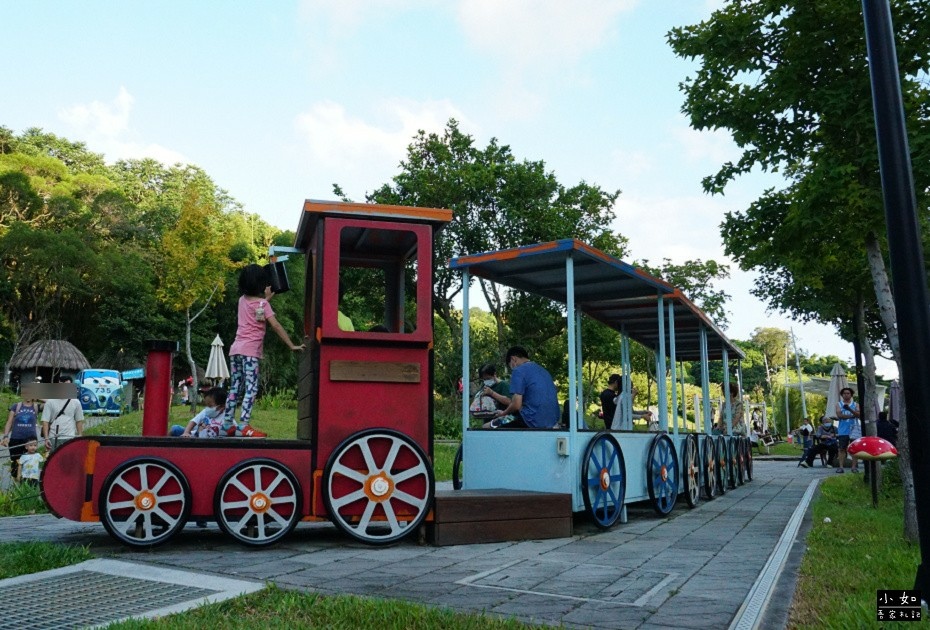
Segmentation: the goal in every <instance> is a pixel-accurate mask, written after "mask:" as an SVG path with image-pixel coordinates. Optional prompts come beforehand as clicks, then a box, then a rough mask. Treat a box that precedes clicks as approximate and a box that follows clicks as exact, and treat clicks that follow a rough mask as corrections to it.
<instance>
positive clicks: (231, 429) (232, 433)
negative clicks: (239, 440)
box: [222, 425, 239, 437]
mask: <svg viewBox="0 0 930 630" xmlns="http://www.w3.org/2000/svg"><path fill="white" fill-rule="evenodd" d="M238 430H239V427H237V426H236V425H232V426H231V427H229V428H228V429H225V430H222V432H223V433H225V434H226V435H227V437H236V431H238Z"/></svg>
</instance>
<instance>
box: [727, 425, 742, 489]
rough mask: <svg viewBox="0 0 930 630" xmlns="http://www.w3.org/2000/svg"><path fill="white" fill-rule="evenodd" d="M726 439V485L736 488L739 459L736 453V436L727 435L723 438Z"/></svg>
mask: <svg viewBox="0 0 930 630" xmlns="http://www.w3.org/2000/svg"><path fill="white" fill-rule="evenodd" d="M725 439H726V441H727V478H728V479H727V481H728V483H729V485H728V486H727V487H728V488H730V489H733V488H736V486H737V485H739V484H738V483H737V481H738V480H737V474H738V471H739V459H738V457H737V454H736V438H735V437H728V438H725Z"/></svg>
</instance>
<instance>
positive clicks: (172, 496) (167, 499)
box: [158, 494, 184, 503]
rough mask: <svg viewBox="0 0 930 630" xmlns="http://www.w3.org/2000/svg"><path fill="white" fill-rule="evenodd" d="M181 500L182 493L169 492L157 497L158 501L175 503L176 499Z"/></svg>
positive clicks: (182, 497)
mask: <svg viewBox="0 0 930 630" xmlns="http://www.w3.org/2000/svg"><path fill="white" fill-rule="evenodd" d="M183 500H184V495H183V494H169V495H167V496H164V497H158V502H159V503H175V502H177V501H183Z"/></svg>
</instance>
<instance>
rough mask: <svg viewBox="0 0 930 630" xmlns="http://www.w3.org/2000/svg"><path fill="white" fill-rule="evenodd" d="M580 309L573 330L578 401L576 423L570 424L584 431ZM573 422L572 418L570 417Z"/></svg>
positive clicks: (576, 314)
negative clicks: (575, 332) (574, 331)
mask: <svg viewBox="0 0 930 630" xmlns="http://www.w3.org/2000/svg"><path fill="white" fill-rule="evenodd" d="M581 318H582V315H581V309H576V311H575V330H576V331H577V334H576V335H575V348H576V349H575V359H576V361H577V367H576V368H575V370H576V373H577V374H578V387H577V391H576V393H575V396H576V398H577V401H578V422H577V423H576V422H572V423H571V424H572V425H574V426H575V428H576V429H584V428H585V427H587V423H586V422H585V418H584V411H585V404H584V354H583V353H582V351H581V347H582V343H581ZM572 420H574V416H572Z"/></svg>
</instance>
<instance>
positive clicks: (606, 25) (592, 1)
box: [458, 0, 638, 66]
mask: <svg viewBox="0 0 930 630" xmlns="http://www.w3.org/2000/svg"><path fill="white" fill-rule="evenodd" d="M637 2H638V0H575V1H574V2H565V1H564V0H507V1H506V2H502V1H501V0H461V1H460V2H459V8H458V15H459V22H460V23H461V25H462V28H463V30H464V31H465V35H466V36H467V37H468V39H469V41H470V42H471V44H472V45H473V46H474V47H475V48H477V49H478V50H480V51H482V52H484V53H485V54H487V55H492V56H495V57H499V58H500V60H501V62H502V64H504V65H510V64H516V65H519V66H527V65H530V64H536V63H548V64H557V65H560V66H561V65H565V64H571V63H573V62H574V61H577V60H578V59H580V58H581V57H582V56H583V55H585V54H586V53H588V52H590V51H591V50H594V49H596V48H597V47H598V46H600V45H601V44H602V43H603V41H604V39H605V38H606V37H607V35H608V34H609V32H610V30H611V29H612V28H613V26H614V21H615V18H616V17H617V16H618V15H619V14H620V13H622V12H624V11H627V10H629V9H632V8H633V7H634V6H636V4H637Z"/></svg>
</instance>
